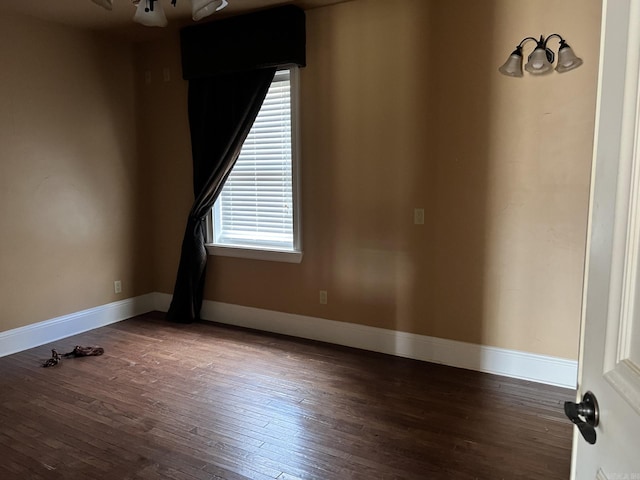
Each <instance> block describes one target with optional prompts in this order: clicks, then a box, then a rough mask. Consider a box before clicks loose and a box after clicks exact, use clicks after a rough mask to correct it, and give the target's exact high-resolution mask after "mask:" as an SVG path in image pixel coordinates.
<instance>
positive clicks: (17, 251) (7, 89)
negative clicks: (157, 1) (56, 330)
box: [0, 14, 151, 331]
mask: <svg viewBox="0 0 640 480" xmlns="http://www.w3.org/2000/svg"><path fill="white" fill-rule="evenodd" d="M0 65H1V66H2V67H1V69H0V331H4V330H8V329H12V328H16V327H20V326H24V325H27V324H31V323H34V322H38V321H42V320H47V319H50V318H53V317H56V316H58V315H63V314H69V313H72V312H76V311H79V310H82V309H85V308H89V307H95V306H97V305H102V304H105V303H109V302H111V301H115V300H119V299H123V298H127V297H131V296H134V295H139V294H141V293H147V292H148V291H150V288H151V283H150V279H149V273H148V272H149V269H148V262H149V260H150V255H149V254H147V253H146V250H145V249H143V248H141V247H142V243H141V240H142V236H141V235H140V232H141V227H142V228H145V225H144V223H143V224H142V225H140V221H141V219H142V220H143V221H144V217H140V215H139V214H138V212H139V210H140V208H142V207H143V203H141V202H140V199H139V191H140V188H139V185H138V182H139V172H138V164H137V151H136V122H135V95H134V82H133V80H134V77H133V74H134V58H133V49H132V47H131V45H129V44H127V43H122V42H116V41H112V40H104V39H99V38H97V37H95V36H93V35H91V34H89V33H82V32H79V31H75V30H72V29H68V28H64V27H57V26H54V25H51V24H47V23H43V22H40V21H37V20H30V19H27V18H25V17H17V16H16V17H11V16H7V15H5V14H3V15H2V16H0ZM147 228H148V227H147ZM116 279H120V280H121V281H122V286H123V294H122V295H114V293H113V281H114V280H116Z"/></svg>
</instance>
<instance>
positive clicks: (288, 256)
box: [205, 244, 302, 263]
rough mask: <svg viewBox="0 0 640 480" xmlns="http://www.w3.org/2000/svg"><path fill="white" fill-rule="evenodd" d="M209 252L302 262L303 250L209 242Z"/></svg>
mask: <svg viewBox="0 0 640 480" xmlns="http://www.w3.org/2000/svg"><path fill="white" fill-rule="evenodd" d="M205 246H206V247H207V253H208V254H209V255H217V256H220V257H236V258H249V259H252V260H266V261H270V262H284V263H300V262H302V252H289V251H283V250H264V249H257V248H246V247H245V248H239V247H221V246H218V245H213V244H207V245H205Z"/></svg>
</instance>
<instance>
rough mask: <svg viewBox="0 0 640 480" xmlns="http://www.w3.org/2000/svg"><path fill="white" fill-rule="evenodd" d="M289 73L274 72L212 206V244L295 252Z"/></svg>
mask: <svg viewBox="0 0 640 480" xmlns="http://www.w3.org/2000/svg"><path fill="white" fill-rule="evenodd" d="M291 77H292V75H291V72H290V71H289V70H282V71H278V72H277V73H276V75H275V77H274V80H273V82H272V83H271V87H270V88H269V92H268V93H267V96H266V98H265V100H264V103H263V105H262V107H261V109H260V113H259V114H258V116H257V118H256V120H255V122H254V124H253V127H252V128H251V131H250V132H249V135H248V137H247V139H246V140H245V142H244V145H243V146H242V151H241V152H240V156H239V157H238V160H237V162H236V164H235V166H234V167H233V170H232V172H231V174H230V175H229V177H228V179H227V182H226V183H225V185H224V188H223V189H222V192H221V193H220V195H219V197H218V200H217V201H216V203H215V205H214V207H213V244H214V245H219V246H226V247H239V248H252V249H267V250H280V251H295V250H296V247H297V246H296V243H297V242H296V241H295V235H294V227H295V226H294V218H295V216H294V209H295V205H294V182H293V166H292V164H293V161H292V160H293V155H294V149H293V148H292V144H293V141H292V117H293V116H292V88H291V86H292V81H291V80H292V79H291Z"/></svg>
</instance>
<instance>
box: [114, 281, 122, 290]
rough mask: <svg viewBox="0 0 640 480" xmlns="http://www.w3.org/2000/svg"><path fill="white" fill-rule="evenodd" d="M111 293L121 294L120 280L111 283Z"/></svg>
mask: <svg viewBox="0 0 640 480" xmlns="http://www.w3.org/2000/svg"><path fill="white" fill-rule="evenodd" d="M113 291H114V292H115V293H122V282H121V281H120V280H116V281H115V282H113Z"/></svg>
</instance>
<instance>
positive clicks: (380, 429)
mask: <svg viewBox="0 0 640 480" xmlns="http://www.w3.org/2000/svg"><path fill="white" fill-rule="evenodd" d="M75 345H83V346H87V345H99V346H101V347H103V348H104V349H105V354H104V355H103V356H101V357H86V358H76V359H65V360H63V361H62V363H61V364H60V365H58V366H56V367H53V368H41V367H40V363H41V362H42V361H43V360H45V359H47V358H49V357H50V349H51V348H53V347H55V348H57V350H58V352H60V353H63V352H68V351H71V350H72V349H73V347H74V346H75ZM573 398H574V392H573V391H571V390H567V389H562V388H556V387H550V386H544V385H540V384H536V383H532V382H527V381H521V380H514V379H509V378H505V377H498V376H493V375H487V374H482V373H477V372H472V371H467V370H461V369H455V368H451V367H445V366H440V365H434V364H428V363H423V362H418V361H413V360H408V359H401V358H395V357H390V356H386V355H381V354H374V353H370V352H363V351H360V350H354V349H348V348H342V347H335V346H331V345H326V344H322V343H316V342H311V341H304V340H297V339H292V338H288V337H282V336H277V335H269V334H264V333H259V332H254V331H248V330H243V329H236V328H231V327H225V326H221V325H216V324H211V323H201V324H193V325H174V324H170V323H168V322H165V321H164V320H163V317H162V314H158V313H152V314H148V315H144V316H141V317H137V318H133V319H130V320H126V321H124V322H120V323H117V324H114V325H111V326H107V327H103V328H100V329H97V330H93V331H91V332H87V333H84V334H80V335H76V336H75V337H70V338H67V339H64V340H60V341H57V342H54V343H52V344H50V345H45V346H42V347H38V348H34V349H31V350H28V351H25V352H21V353H18V354H15V355H11V356H8V357H4V358H0V479H3V480H12V479H20V480H24V479H103V478H104V479H111V480H120V479H207V480H211V479H227V480H238V479H246V478H249V479H259V480H262V479H278V480H296V479H321V480H327V479H338V480H339V479H363V480H364V479H367V480H370V479H462V480H464V479H492V480H493V479H544V480H550V479H567V478H568V477H569V463H570V450H571V428H572V427H571V424H570V423H569V422H568V420H566V419H565V418H564V416H563V413H562V402H563V401H564V400H567V399H573Z"/></svg>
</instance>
